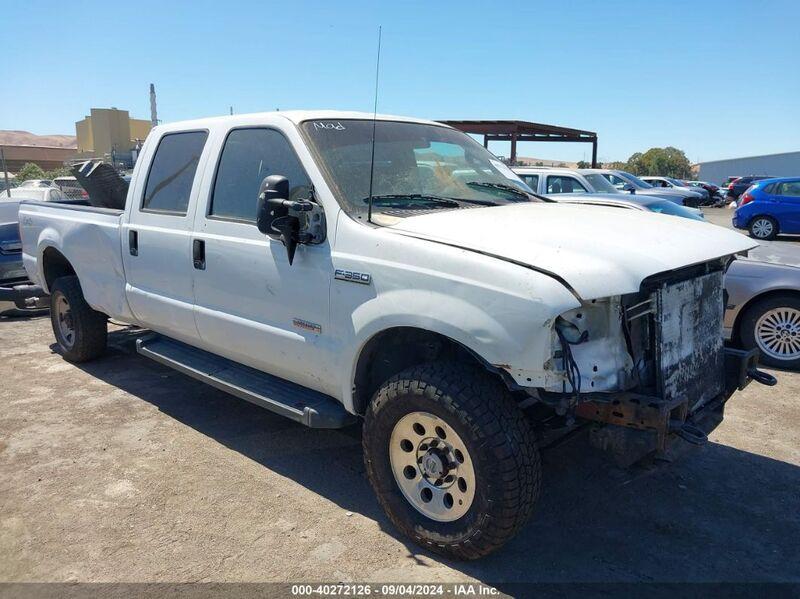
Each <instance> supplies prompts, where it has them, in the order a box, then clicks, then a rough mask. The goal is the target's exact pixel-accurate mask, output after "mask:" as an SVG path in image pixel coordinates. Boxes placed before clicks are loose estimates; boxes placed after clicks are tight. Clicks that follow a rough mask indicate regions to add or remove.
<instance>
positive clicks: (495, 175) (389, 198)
mask: <svg viewBox="0 0 800 599" xmlns="http://www.w3.org/2000/svg"><path fill="white" fill-rule="evenodd" d="M374 125H375V160H374V175H373V181H372V197H373V212H380V211H382V210H383V211H386V210H391V214H392V216H400V217H402V216H412V215H414V213H415V211H416V213H418V211H419V210H444V209H458V208H466V207H475V206H480V205H487V206H492V205H497V204H508V203H511V202H528V201H534V200H535V198H534V196H532V195H530V194H532V193H533V192H532V191H531V190H530V188H529V187H528V186H527V185H526V184H525V183H524V182H523V181H522V180H521V179H520V178H519V177H517V175H515V174H514V173H513V172H512V171H511V169H509V168H508V167H507V166H506V165H504V164H503V163H502V162H500V161H499V160H497V158H496V157H495V156H494V155H493V154H491V153H489V152H488V151H487V150H486V149H484V148H483V147H482V146H481V145H480V144H478V143H477V142H476V141H475V140H473V139H472V138H471V137H469V136H467V135H465V134H464V133H461V132H460V131H456V130H454V129H450V128H448V127H439V126H436V125H425V124H420V123H403V122H395V121H376V122H375V123H374ZM301 127H302V130H303V132H304V133H305V135H306V137H307V139H308V140H309V142H310V144H311V147H312V149H313V150H314V152H315V154H316V156H317V158H318V160H319V162H320V163H321V166H322V169H323V171H324V172H325V174H326V178H327V179H328V182H329V184H331V187H332V188H333V191H334V193H336V194H337V197H338V199H339V202H340V204H341V205H342V208H343V209H344V210H345V211H346V212H347V213H348V214H350V215H351V216H353V217H354V218H359V219H363V220H366V218H367V210H368V200H369V196H370V163H371V159H372V131H373V121H371V120H348V119H341V120H313V121H306V122H305V123H303V124H302V126H301Z"/></svg>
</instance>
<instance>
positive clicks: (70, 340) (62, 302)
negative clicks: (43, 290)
mask: <svg viewBox="0 0 800 599" xmlns="http://www.w3.org/2000/svg"><path fill="white" fill-rule="evenodd" d="M55 312H56V322H57V323H58V331H59V333H61V339H62V340H63V341H64V344H65V345H66V346H67V347H68V348H69V347H72V346H73V345H75V323H74V321H73V318H72V310H71V309H70V307H69V302H68V301H67V298H65V297H64V296H63V295H59V297H58V299H57V301H56V305H55Z"/></svg>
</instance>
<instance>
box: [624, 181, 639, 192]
mask: <svg viewBox="0 0 800 599" xmlns="http://www.w3.org/2000/svg"><path fill="white" fill-rule="evenodd" d="M622 191H627V192H628V193H636V188H635V187H634V186H633V185H632V184H631V183H626V184H625V185H623V186H622Z"/></svg>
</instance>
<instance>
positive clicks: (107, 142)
mask: <svg viewBox="0 0 800 599" xmlns="http://www.w3.org/2000/svg"><path fill="white" fill-rule="evenodd" d="M150 129H151V124H150V121H147V120H143V119H132V118H130V115H129V114H128V111H127V110H118V109H117V108H92V109H91V110H90V111H89V116H87V117H85V118H84V119H83V120H80V121H78V122H76V123H75V133H76V137H77V143H78V153H79V155H80V157H81V158H103V159H105V160H108V161H111V160H112V159H113V162H114V163H115V164H120V163H123V164H124V165H125V166H129V167H130V166H133V162H135V160H136V151H137V150H138V148H139V147H140V146H141V143H142V142H143V141H144V139H145V138H146V137H147V134H148V133H150Z"/></svg>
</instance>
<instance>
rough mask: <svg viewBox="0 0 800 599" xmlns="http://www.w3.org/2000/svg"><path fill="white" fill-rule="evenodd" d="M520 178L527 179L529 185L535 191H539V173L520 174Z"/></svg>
mask: <svg viewBox="0 0 800 599" xmlns="http://www.w3.org/2000/svg"><path fill="white" fill-rule="evenodd" d="M520 178H521V179H522V180H523V181H525V183H526V184H527V185H528V187H530V188H531V189H532V190H533V191H538V189H539V175H520Z"/></svg>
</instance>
